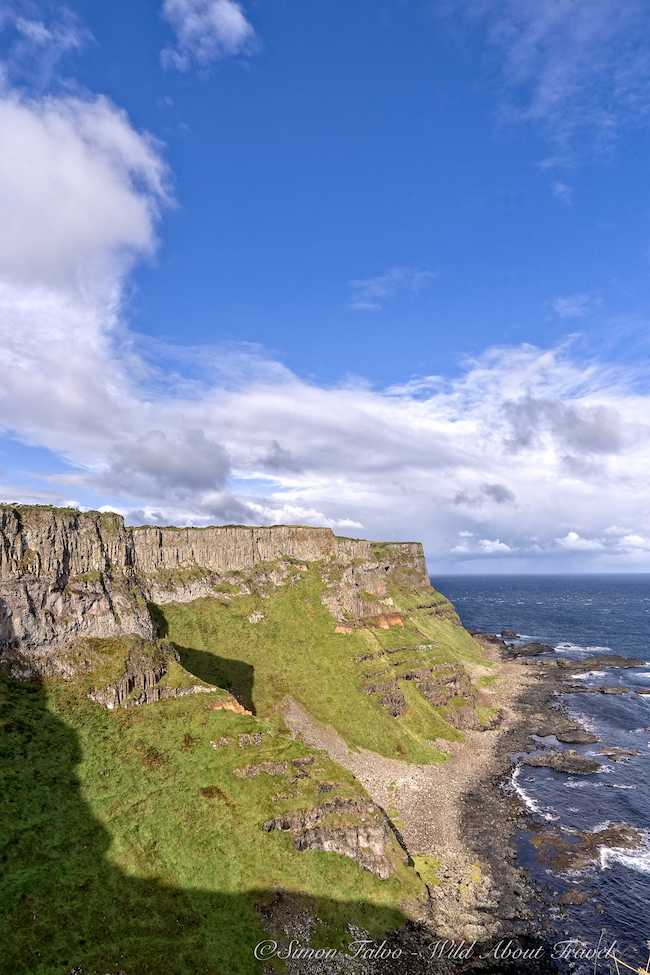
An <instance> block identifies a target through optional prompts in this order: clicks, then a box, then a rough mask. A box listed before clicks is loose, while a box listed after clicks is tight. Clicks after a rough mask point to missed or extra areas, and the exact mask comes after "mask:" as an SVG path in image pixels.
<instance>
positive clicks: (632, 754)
mask: <svg viewBox="0 0 650 975" xmlns="http://www.w3.org/2000/svg"><path fill="white" fill-rule="evenodd" d="M639 754H640V753H639V752H638V751H636V750H635V749H634V748H617V747H616V746H612V747H611V748H601V749H600V751H598V752H596V755H602V757H603V758H609V759H611V760H612V762H627V761H628V760H629V759H630V758H636V757H637V755H639Z"/></svg>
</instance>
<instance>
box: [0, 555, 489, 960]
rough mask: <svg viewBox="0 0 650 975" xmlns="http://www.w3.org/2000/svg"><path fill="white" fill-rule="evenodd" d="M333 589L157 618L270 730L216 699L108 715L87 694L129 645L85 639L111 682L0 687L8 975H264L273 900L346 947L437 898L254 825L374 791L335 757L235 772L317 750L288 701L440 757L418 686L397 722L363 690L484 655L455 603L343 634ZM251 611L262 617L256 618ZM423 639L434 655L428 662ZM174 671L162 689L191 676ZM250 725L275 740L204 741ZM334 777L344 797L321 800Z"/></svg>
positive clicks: (2, 927) (297, 590)
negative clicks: (353, 929)
mask: <svg viewBox="0 0 650 975" xmlns="http://www.w3.org/2000/svg"><path fill="white" fill-rule="evenodd" d="M321 591H322V582H321V579H320V577H319V574H318V571H317V569H316V568H315V567H312V568H310V570H309V571H308V572H307V573H305V574H304V576H303V577H302V578H301V579H300V581H299V582H297V583H295V584H293V585H288V586H285V587H281V588H279V589H275V590H272V591H271V594H270V595H269V596H268V598H263V597H262V595H261V593H258V594H253V595H250V596H244V597H238V598H236V599H233V600H232V601H231V602H230V603H227V604H223V603H220V602H218V601H216V600H209V599H206V600H200V601H197V602H195V603H192V604H179V605H168V606H166V607H164V616H163V615H160V621H161V622H162V623H163V624H164V626H165V627H166V628H167V629H168V634H166V638H168V639H171V640H173V641H174V642H175V643H176V644H177V645H178V647H179V648H180V650H181V655H182V663H183V664H184V666H185V668H187V670H188V671H190V672H191V673H192V674H193V675H196V676H197V677H199V678H201V679H202V680H205V681H207V682H209V683H211V684H216V685H218V686H231V687H232V688H233V690H234V691H235V692H236V693H237V695H238V696H239V698H240V700H242V701H243V702H244V703H248V704H249V705H250V704H252V705H254V707H255V709H256V711H257V716H256V717H252V716H240V715H233V714H231V713H228V712H224V711H214V710H212V708H211V705H212V704H213V702H214V700H215V698H214V697H213V696H212V695H209V696H208V695H206V696H197V697H192V698H184V699H182V700H179V701H167V702H163V703H159V704H156V705H151V706H146V707H143V708H138V709H135V710H132V711H118V712H112V713H111V712H107V711H104V710H103V709H101V708H100V707H98V706H97V705H95V704H93V703H91V702H90V701H88V700H87V698H86V696H85V695H86V692H87V690H88V687H89V681H90V682H92V683H93V684H95V683H101V681H100V680H99V679H98V678H99V677H101V678H102V680H103V679H105V678H107V677H108V676H109V675H110V676H111V677H114V676H115V674H116V671H115V666H116V661H117V662H119V657H120V652H121V651H120V647H119V646H117V645H116V644H115V643H114V642H112V641H91V644H92V646H91V650H92V651H93V652H97V650H101V651H102V653H103V658H102V663H101V667H100V671H99V673H95V674H93V675H90V674H87V675H85V676H84V678H83V679H81V680H79V681H78V683H77V684H64V683H52V684H50V685H48V687H47V688H44V687H41V686H38V685H25V684H23V685H17V684H11V683H5V684H1V685H0V711H1V713H0V727H1V728H2V731H1V732H0V752H1V754H0V790H1V793H2V795H3V796H5V797H6V798H7V802H6V803H4V805H3V811H2V813H0V817H2V818H1V819H0V862H1V863H2V871H1V873H0V944H2V945H3V949H4V954H3V956H2V958H1V959H0V972H2V973H3V975H4V972H5V971H6V972H7V975H9V973H11V975H27V973H29V975H68V973H69V972H70V971H71V970H72V969H73V968H74V966H80V967H81V969H82V970H83V973H84V975H100V973H108V972H110V973H111V975H114V973H116V972H117V971H123V972H125V973H126V975H153V973H156V975H172V973H173V975H189V973H196V975H199V973H200V975H217V973H224V975H225V973H228V975H230V973H232V975H237V973H241V975H244V973H245V975H248V973H253V972H257V971H259V968H260V966H258V964H257V963H256V962H255V961H254V959H253V957H252V954H251V946H252V945H254V944H255V943H256V942H257V941H258V940H261V939H262V938H263V937H268V931H266V932H265V930H264V928H263V925H262V918H261V916H260V905H261V906H262V910H263V909H264V905H265V904H268V903H270V902H273V901H274V900H275V899H277V897H278V893H277V892H278V891H282V892H283V894H282V897H283V898H284V899H285V900H287V899H288V902H289V906H288V908H287V910H288V911H289V912H290V913H291V914H292V915H295V914H296V913H298V912H300V911H301V910H302V909H303V908H306V910H307V911H308V912H309V913H310V914H311V915H314V916H316V917H317V918H318V919H319V924H318V928H317V931H316V933H315V936H313V937H312V941H313V942H315V943H321V944H325V945H333V944H340V943H342V942H345V940H346V934H345V932H346V931H347V925H348V924H349V923H352V924H354V925H357V926H358V927H360V928H363V929H365V930H368V931H369V932H370V933H371V935H379V934H381V933H382V932H383V931H386V930H388V929H390V928H392V927H396V926H399V925H400V924H401V923H402V922H403V920H404V918H405V916H407V915H408V914H409V913H410V911H411V910H412V907H413V905H414V904H415V902H416V900H417V898H418V897H421V896H422V895H423V887H422V883H421V881H420V879H419V878H418V876H417V874H416V873H415V871H413V870H412V869H410V868H407V867H405V866H403V865H401V864H397V861H396V872H395V874H394V876H393V877H392V878H391V880H389V881H380V880H379V879H377V878H376V877H374V876H373V875H372V874H370V873H368V872H366V871H363V870H362V869H360V868H359V867H358V866H357V865H356V864H355V863H354V862H353V861H351V860H348V859H346V858H344V857H341V856H338V855H336V854H330V853H319V852H306V853H299V852H297V851H295V850H294V849H293V846H292V844H291V841H290V838H289V837H288V836H287V835H284V834H281V833H278V832H274V833H271V834H268V833H265V832H263V831H262V830H261V828H260V826H261V823H263V822H264V821H265V820H266V819H269V818H272V817H274V816H277V815H279V814H280V813H282V812H284V811H287V810H290V809H294V808H311V807H312V806H314V805H317V804H318V803H320V802H323V801H326V800H327V799H330V798H332V797H333V796H342V797H350V796H355V795H356V796H359V795H361V794H362V792H361V789H360V787H359V786H358V784H357V783H356V782H355V781H354V779H353V778H352V777H351V776H350V775H349V774H348V773H346V772H345V771H344V770H343V769H341V768H340V767H338V766H336V765H334V764H333V763H332V762H330V760H329V759H328V758H327V757H326V756H325V755H324V754H321V753H316V763H315V765H314V766H312V767H311V770H310V776H309V778H305V779H297V780H296V781H293V782H292V781H291V779H292V778H293V775H292V773H288V774H285V775H281V776H278V777H276V776H269V775H266V774H262V775H259V776H257V777H255V778H251V779H241V778H238V777H237V776H236V775H235V774H234V769H235V768H236V767H238V766H243V765H247V764H257V763H259V762H261V761H267V760H271V761H278V760H286V759H289V760H290V759H292V758H294V757H299V756H304V755H306V754H309V751H308V749H306V748H305V747H304V746H302V745H301V744H300V743H298V742H294V741H293V740H291V739H290V738H288V737H287V736H286V735H285V734H284V733H283V731H282V729H281V726H280V722H279V718H278V716H277V705H278V704H279V703H280V702H281V700H282V699H283V698H284V697H285V695H288V694H289V695H291V696H293V697H295V698H296V699H297V700H299V701H300V702H301V703H302V704H303V705H304V706H305V707H306V708H307V709H308V710H309V711H310V712H311V713H312V714H314V715H315V716H316V717H317V718H319V719H321V720H323V721H325V722H327V723H330V724H332V725H334V726H335V727H336V728H337V729H338V730H339V732H341V734H343V735H344V737H345V738H346V739H347V741H348V742H349V743H350V744H352V745H357V746H365V747H368V748H371V749H373V750H375V751H378V752H381V753H384V754H387V755H391V756H394V757H401V758H404V759H409V760H411V761H420V762H427V761H432V760H436V759H438V758H441V757H442V756H441V755H440V754H439V753H436V752H435V751H434V750H433V749H432V747H431V745H430V744H429V743H428V742H430V740H431V739H432V738H435V737H438V736H439V737H447V738H456V737H458V736H459V732H457V731H456V730H455V729H454V728H452V727H451V726H450V725H448V724H447V723H446V722H445V721H444V719H443V717H442V715H441V713H440V712H439V711H437V710H436V709H433V708H431V707H430V706H429V705H428V704H427V703H426V702H425V701H424V699H423V698H422V697H421V695H420V694H419V693H418V692H417V689H416V688H415V686H414V684H413V682H409V681H406V680H402V681H401V682H400V686H401V687H402V689H403V691H404V693H405V695H406V697H407V700H408V704H409V707H408V710H407V712H406V714H405V715H404V716H403V717H401V718H397V719H395V718H393V717H391V716H390V714H389V713H388V712H387V711H386V710H384V708H382V706H381V705H380V704H379V702H378V700H377V699H376V698H375V697H373V696H370V695H368V694H367V693H366V692H365V690H364V684H366V683H367V682H368V680H369V679H372V678H373V675H374V674H375V672H376V671H381V670H382V668H383V669H384V670H385V669H386V660H387V659H389V666H390V668H391V673H392V674H393V675H394V674H397V675H398V676H399V671H400V668H408V667H409V666H414V665H417V664H418V663H420V664H422V663H427V662H429V663H430V662H431V661H456V662H458V661H463V660H464V661H471V662H476V663H479V662H481V663H484V662H485V661H484V660H483V658H482V657H481V653H480V650H479V649H477V647H476V644H475V643H474V642H473V641H472V640H471V639H470V638H469V636H468V635H467V634H466V633H465V632H464V631H463V630H462V629H461V628H459V627H458V626H456V625H455V624H454V622H453V620H452V618H451V617H449V616H448V617H446V616H445V612H444V608H445V606H444V603H441V607H442V610H443V612H442V613H441V615H439V616H436V615H431V614H430V613H428V612H427V611H426V610H423V609H418V608H416V607H417V606H419V602H418V598H421V597H415V596H412V595H411V594H409V593H403V592H399V591H396V592H395V593H394V594H393V595H394V599H395V603H396V605H397V607H398V608H401V609H402V610H404V611H405V612H406V613H407V619H406V625H405V627H404V628H403V629H402V628H395V629H391V630H374V629H373V630H370V629H362V630H358V631H355V632H354V633H351V634H345V635H344V634H336V633H335V632H334V627H335V624H334V621H333V619H332V617H331V615H330V614H329V612H328V611H327V610H326V609H325V608H324V607H323V605H322V603H321V600H320V595H321ZM254 610H258V611H260V612H262V613H263V614H264V617H265V618H264V620H263V621H261V622H259V623H256V624H251V623H249V622H248V617H249V615H250V614H251V613H252V612H253V611H254ZM159 613H160V614H162V613H163V611H162V610H161V611H159ZM117 642H118V643H119V641H117ZM423 642H426V643H431V644H433V649H431V650H426V651H425V650H417V649H415V648H416V647H417V646H418V645H420V644H422V643H423ZM126 643H128V641H125V645H126ZM397 647H399V648H403V649H401V650H400V652H399V653H398V654H390V655H385V656H384V657H381V656H380V657H379V658H377V657H373V658H371V659H370V660H366V661H359V660H358V658H359V657H361V656H364V655H367V654H369V653H371V654H377V653H379V654H380V653H381V651H382V650H385V649H394V648H397ZM122 649H124V648H122ZM80 652H85V648H81V651H80ZM173 669H174V673H170V675H169V677H168V678H167V680H168V682H170V683H172V684H174V685H176V686H182V685H183V684H185V683H187V682H188V678H187V675H185V674H184V671H183V670H182V669H181V668H180V667H179V668H173ZM118 670H119V667H118ZM176 670H178V672H176ZM190 682H191V680H190ZM256 730H262V731H265V732H266V737H265V739H264V743H263V745H262V746H260V747H255V748H240V747H239V745H238V744H237V743H236V742H235V743H234V744H232V745H229V746H227V747H224V748H219V749H216V750H215V749H213V748H212V747H211V746H210V741H211V740H217V739H219V738H221V737H222V736H237V735H239V734H243V733H245V732H246V733H248V732H250V731H256ZM323 782H327V783H334V785H335V789H334V791H333V792H328V793H321V792H319V785H320V784H321V783H323ZM206 790H207V791H206ZM278 794H282V795H283V796H284V798H281V799H277V796H278ZM274 797H275V801H274ZM429 872H430V873H432V875H433V873H434V872H435V871H434V870H433V868H432V871H429Z"/></svg>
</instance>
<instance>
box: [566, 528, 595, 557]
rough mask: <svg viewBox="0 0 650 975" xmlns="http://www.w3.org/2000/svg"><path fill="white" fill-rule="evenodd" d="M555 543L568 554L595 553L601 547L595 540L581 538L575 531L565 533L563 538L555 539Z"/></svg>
mask: <svg viewBox="0 0 650 975" xmlns="http://www.w3.org/2000/svg"><path fill="white" fill-rule="evenodd" d="M557 543H558V545H559V546H560V547H561V548H565V549H568V550H569V551H570V552H595V551H598V550H599V549H602V547H603V544H602V542H600V541H599V540H598V539H597V538H583V537H582V535H579V534H578V532H575V531H570V532H567V533H566V535H565V536H564V538H558V539H557Z"/></svg>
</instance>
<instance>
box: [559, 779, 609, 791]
mask: <svg viewBox="0 0 650 975" xmlns="http://www.w3.org/2000/svg"><path fill="white" fill-rule="evenodd" d="M563 785H564V788H565V789H586V788H587V786H590V787H591V788H592V789H600V787H601V786H602V782H593V781H591V782H586V781H585V780H584V779H569V781H568V782H564V783H563Z"/></svg>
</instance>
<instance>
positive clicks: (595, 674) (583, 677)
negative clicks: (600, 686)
mask: <svg viewBox="0 0 650 975" xmlns="http://www.w3.org/2000/svg"><path fill="white" fill-rule="evenodd" d="M590 677H607V672H606V671H605V670H587V671H586V672H585V673H584V674H571V680H589V678H590Z"/></svg>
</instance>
